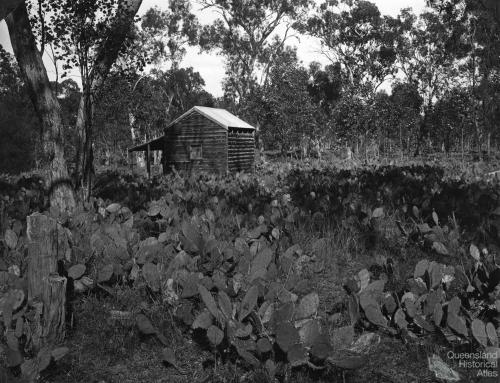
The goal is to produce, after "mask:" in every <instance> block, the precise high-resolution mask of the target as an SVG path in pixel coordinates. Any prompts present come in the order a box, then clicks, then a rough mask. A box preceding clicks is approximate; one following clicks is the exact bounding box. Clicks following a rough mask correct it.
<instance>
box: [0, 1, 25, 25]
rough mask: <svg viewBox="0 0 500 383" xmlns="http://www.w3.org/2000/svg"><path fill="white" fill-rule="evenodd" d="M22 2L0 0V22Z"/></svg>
mask: <svg viewBox="0 0 500 383" xmlns="http://www.w3.org/2000/svg"><path fill="white" fill-rule="evenodd" d="M23 1H24V0H2V1H1V2H0V21H2V20H3V19H5V18H6V17H7V16H8V15H9V14H10V13H11V12H13V11H14V10H15V9H16V8H17V7H18V6H19V5H21V4H22V3H23Z"/></svg>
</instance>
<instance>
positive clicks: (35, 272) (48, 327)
mask: <svg viewBox="0 0 500 383" xmlns="http://www.w3.org/2000/svg"><path fill="white" fill-rule="evenodd" d="M27 224H28V225H27V226H28V227H27V235H28V241H29V242H28V272H27V280H28V302H31V304H33V305H38V304H41V308H40V317H39V323H37V325H36V327H37V328H38V331H37V333H38V334H37V336H35V337H34V338H33V345H32V346H33V348H34V349H35V350H40V349H41V348H42V347H44V346H47V345H55V344H58V343H60V342H62V341H63V340H64V335H65V320H66V318H65V316H66V312H65V304H66V278H65V277H61V276H60V275H58V273H57V261H58V259H61V258H64V257H65V256H66V253H67V249H68V244H67V239H66V238H65V237H64V230H62V227H61V226H60V225H59V224H58V223H57V221H56V220H55V219H53V218H50V217H48V216H45V215H42V214H39V213H35V214H32V215H30V216H29V217H28V218H27ZM65 241H66V242H65Z"/></svg>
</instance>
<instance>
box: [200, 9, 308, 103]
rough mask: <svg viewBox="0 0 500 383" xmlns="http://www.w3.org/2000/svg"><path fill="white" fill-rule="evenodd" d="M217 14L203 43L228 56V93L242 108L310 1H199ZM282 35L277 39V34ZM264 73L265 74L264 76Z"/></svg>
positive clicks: (265, 77)
mask: <svg viewBox="0 0 500 383" xmlns="http://www.w3.org/2000/svg"><path fill="white" fill-rule="evenodd" d="M198 3H199V4H200V5H201V6H202V9H204V10H205V9H206V10H211V11H213V12H214V13H215V14H216V15H217V16H218V17H217V19H216V20H215V21H214V22H213V23H212V24H211V25H208V26H205V27H204V28H203V30H202V32H201V34H200V46H201V47H202V48H203V49H206V50H214V49H216V50H218V51H219V52H220V53H221V54H222V55H223V56H224V57H225V59H226V78H225V81H224V88H225V92H226V95H231V96H232V97H233V98H234V99H235V100H236V101H237V103H238V104H239V106H240V107H241V106H242V105H244V104H245V101H246V100H247V99H248V97H249V96H250V94H251V93H252V91H253V90H254V89H255V87H256V86H257V85H265V84H266V82H267V80H268V79H269V76H268V75H269V71H270V67H271V66H272V63H273V62H274V61H275V60H276V59H277V57H276V55H275V52H277V51H279V50H280V49H282V48H283V47H284V45H285V42H286V41H287V40H288V39H289V38H290V36H291V35H292V34H293V24H294V23H295V21H296V19H297V18H299V17H300V15H301V13H302V12H303V11H305V10H307V9H308V7H309V6H310V5H311V3H312V2H311V1H310V0H293V1H292V0H255V1H227V0H199V1H198ZM278 31H281V32H282V33H281V37H280V38H279V39H278V40H276V33H277V32H278ZM262 75H263V76H262Z"/></svg>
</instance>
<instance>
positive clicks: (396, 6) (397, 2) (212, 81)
mask: <svg viewBox="0 0 500 383" xmlns="http://www.w3.org/2000/svg"><path fill="white" fill-rule="evenodd" d="M0 1H1V0H0ZM371 1H372V2H373V3H375V4H377V6H378V7H379V9H380V12H381V13H382V14H383V15H391V16H396V15H397V14H398V13H399V10H400V9H402V8H407V7H411V8H413V10H414V11H415V12H416V13H420V12H421V11H422V10H423V9H424V7H425V0H371ZM192 3H193V8H194V9H195V10H197V9H198V7H197V5H196V1H192ZM153 6H158V7H160V8H166V6H167V1H165V0H144V1H143V4H142V6H141V9H140V10H139V13H143V12H145V11H146V10H147V9H149V8H151V7H153ZM196 13H197V14H198V17H199V19H200V21H201V22H202V23H209V22H210V21H212V20H213V14H212V13H211V12H209V11H204V12H199V11H197V12H196ZM289 43H290V44H292V45H296V46H297V48H298V56H299V59H300V60H301V61H303V62H304V64H306V65H307V64H309V63H310V62H311V61H319V62H321V63H323V64H324V63H326V62H327V61H326V59H325V58H324V57H323V56H322V55H321V54H319V53H318V51H319V47H320V45H319V42H318V41H316V40H315V39H313V38H308V37H303V36H301V37H300V41H297V40H295V39H292V40H290V41H289ZM0 44H1V45H3V47H4V48H5V49H6V50H7V51H9V52H12V47H11V45H10V39H9V32H8V30H7V26H6V24H5V22H4V21H2V22H0ZM45 65H46V68H47V72H48V74H49V77H50V78H53V77H54V73H55V71H54V69H53V65H52V63H51V61H50V60H49V59H46V60H45ZM182 66H184V67H190V66H192V67H193V68H194V69H195V71H198V72H200V74H201V76H202V77H203V79H204V80H205V83H206V86H205V89H206V90H207V91H209V92H210V93H212V94H213V95H214V96H221V95H222V89H221V82H222V78H223V77H224V64H223V58H222V57H221V56H218V55H216V54H215V53H211V54H207V53H204V54H200V53H199V50H198V49H196V48H189V49H188V53H187V55H186V56H185V58H184V60H183V62H182ZM72 76H73V77H74V79H75V81H77V82H79V81H78V78H75V77H77V72H74V73H72Z"/></svg>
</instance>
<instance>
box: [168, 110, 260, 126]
mask: <svg viewBox="0 0 500 383" xmlns="http://www.w3.org/2000/svg"><path fill="white" fill-rule="evenodd" d="M193 112H198V113H200V114H201V115H203V116H205V117H206V118H208V119H210V120H212V121H213V122H215V123H216V124H218V125H220V126H222V127H223V128H225V129H229V128H242V129H253V130H255V128H254V127H253V126H252V125H250V124H249V123H247V122H245V121H243V120H242V119H240V118H238V117H236V116H235V115H234V114H232V113H230V112H228V111H227V110H225V109H219V108H209V107H207V106H194V107H193V108H191V109H189V110H188V111H187V112H186V113H184V114H183V115H182V116H180V117H178V118H177V119H175V120H174V121H172V122H171V123H170V124H169V125H168V126H167V129H168V128H169V127H171V126H172V125H175V124H176V123H177V122H179V121H180V120H182V119H184V118H185V117H187V116H189V115H190V114H191V113H193Z"/></svg>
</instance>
